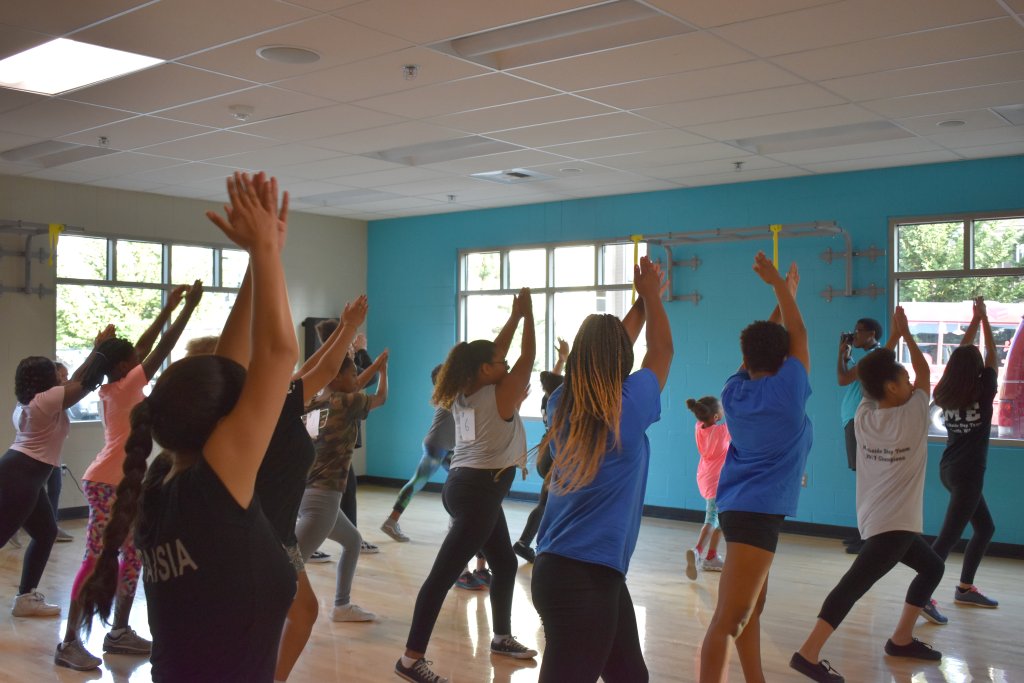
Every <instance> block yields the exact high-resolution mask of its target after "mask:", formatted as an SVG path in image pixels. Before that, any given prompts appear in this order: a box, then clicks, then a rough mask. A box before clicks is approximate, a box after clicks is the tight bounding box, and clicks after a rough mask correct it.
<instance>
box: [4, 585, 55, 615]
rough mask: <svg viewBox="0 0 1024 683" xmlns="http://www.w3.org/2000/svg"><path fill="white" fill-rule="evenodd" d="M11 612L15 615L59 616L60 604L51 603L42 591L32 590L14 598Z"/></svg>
mask: <svg viewBox="0 0 1024 683" xmlns="http://www.w3.org/2000/svg"><path fill="white" fill-rule="evenodd" d="M11 614H13V615H14V616H16V617H59V616H60V605H51V604H50V603H48V602H46V598H45V596H44V595H43V594H42V593H40V592H39V591H36V590H33V591H29V592H28V593H22V594H21V595H19V596H18V597H16V598H14V607H13V608H12V609H11Z"/></svg>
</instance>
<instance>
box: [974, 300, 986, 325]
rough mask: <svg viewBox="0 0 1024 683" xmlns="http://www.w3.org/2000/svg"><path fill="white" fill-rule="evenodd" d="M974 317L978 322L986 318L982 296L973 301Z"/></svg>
mask: <svg viewBox="0 0 1024 683" xmlns="http://www.w3.org/2000/svg"><path fill="white" fill-rule="evenodd" d="M974 317H975V318H977V319H978V320H981V319H982V318H987V317H988V309H987V308H986V307H985V297H983V296H979V297H975V299H974Z"/></svg>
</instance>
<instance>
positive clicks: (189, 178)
mask: <svg viewBox="0 0 1024 683" xmlns="http://www.w3.org/2000/svg"><path fill="white" fill-rule="evenodd" d="M234 171H235V169H234V168H231V167H229V166H220V165H214V164H200V163H195V162H193V163H189V164H179V165H178V166H168V167H167V168H158V169H156V170H155V171H145V172H143V173H138V174H136V176H135V177H136V178H138V179H139V180H141V181H147V180H148V181H151V182H155V183H161V184H167V185H182V184H184V183H188V182H196V181H203V180H216V179H217V178H220V179H221V182H223V180H224V179H225V178H227V177H228V176H229V175H231V174H232V173H233V172H234Z"/></svg>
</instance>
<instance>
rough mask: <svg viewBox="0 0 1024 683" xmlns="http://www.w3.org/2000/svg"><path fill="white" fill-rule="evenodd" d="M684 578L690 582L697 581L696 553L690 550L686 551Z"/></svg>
mask: <svg viewBox="0 0 1024 683" xmlns="http://www.w3.org/2000/svg"><path fill="white" fill-rule="evenodd" d="M686 578H688V579H689V580H690V581H696V580H697V553H695V552H693V550H692V549H691V550H687V551H686Z"/></svg>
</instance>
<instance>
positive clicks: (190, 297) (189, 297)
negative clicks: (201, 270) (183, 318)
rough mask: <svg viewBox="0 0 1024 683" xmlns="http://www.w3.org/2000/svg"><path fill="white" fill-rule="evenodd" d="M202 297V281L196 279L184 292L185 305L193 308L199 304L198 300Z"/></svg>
mask: <svg viewBox="0 0 1024 683" xmlns="http://www.w3.org/2000/svg"><path fill="white" fill-rule="evenodd" d="M202 298H203V281H202V280H196V281H195V282H193V283H192V286H191V287H189V288H188V292H187V293H186V294H185V305H186V306H188V307H189V308H193V309H194V308H195V307H196V306H198V305H199V300H200V299H202Z"/></svg>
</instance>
